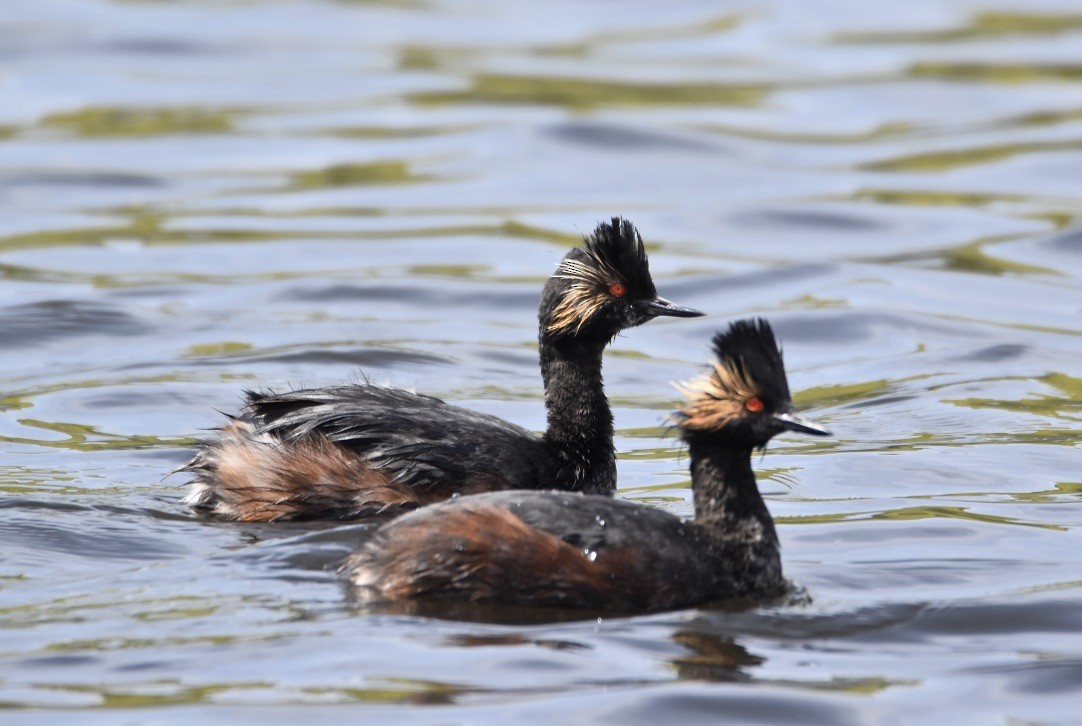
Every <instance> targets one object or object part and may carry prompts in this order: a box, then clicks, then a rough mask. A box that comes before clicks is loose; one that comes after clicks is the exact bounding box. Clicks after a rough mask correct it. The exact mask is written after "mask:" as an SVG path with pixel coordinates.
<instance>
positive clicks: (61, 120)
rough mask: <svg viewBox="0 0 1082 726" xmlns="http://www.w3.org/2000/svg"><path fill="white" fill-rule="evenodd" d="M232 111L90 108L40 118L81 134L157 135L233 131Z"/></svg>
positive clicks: (45, 123)
mask: <svg viewBox="0 0 1082 726" xmlns="http://www.w3.org/2000/svg"><path fill="white" fill-rule="evenodd" d="M230 116H231V115H230V113H228V112H225V111H216V110H212V109H202V108H117V107H90V108H84V109H81V110H79V111H72V112H69V113H55V114H51V115H49V116H46V117H45V118H44V119H42V121H41V125H42V126H43V127H45V128H57V129H66V130H68V131H71V132H72V133H74V134H76V135H78V136H156V135H162V134H212V133H227V132H229V131H232V130H233V123H232V120H231V117H230Z"/></svg>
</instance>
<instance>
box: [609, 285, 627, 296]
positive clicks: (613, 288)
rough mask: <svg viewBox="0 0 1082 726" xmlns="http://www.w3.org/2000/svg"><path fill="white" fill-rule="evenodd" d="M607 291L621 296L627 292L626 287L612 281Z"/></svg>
mask: <svg viewBox="0 0 1082 726" xmlns="http://www.w3.org/2000/svg"><path fill="white" fill-rule="evenodd" d="M609 292H611V293H612V294H613V295H615V296H616V297H623V296H624V295H626V294H627V288H626V287H624V286H623V285H622V284H620V283H619V282H614V283H612V284H611V285H609Z"/></svg>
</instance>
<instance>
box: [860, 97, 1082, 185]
mask: <svg viewBox="0 0 1082 726" xmlns="http://www.w3.org/2000/svg"><path fill="white" fill-rule="evenodd" d="M1080 80H1082V77H1080ZM1078 149H1082V139H1078V140H1068V141H1029V142H1020V143H1013V144H996V145H994V146H977V147H972V148H969V149H945V150H943V151H932V152H927V153H921V154H909V155H906V156H897V157H894V158H891V159H884V160H881V161H873V162H870V163H867V164H863V165H861V167H860V168H862V169H867V170H869V171H903V172H932V171H948V170H950V169H957V168H961V167H966V166H977V165H980V164H991V163H993V162H996V161H1003V160H1005V159H1010V158H1011V157H1014V156H1018V155H1020V154H1034V153H1040V152H1050V151H1076V150H1078Z"/></svg>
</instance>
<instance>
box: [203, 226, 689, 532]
mask: <svg viewBox="0 0 1082 726" xmlns="http://www.w3.org/2000/svg"><path fill="white" fill-rule="evenodd" d="M702 314H703V313H701V312H699V311H698V310H692V309H690V308H684V307H679V306H677V305H674V304H672V303H671V302H669V301H667V300H665V299H664V298H661V297H659V296H658V294H657V290H656V289H655V287H654V281H653V279H652V278H651V277H650V269H649V266H648V263H647V258H646V249H645V247H644V246H643V243H642V238H641V237H640V236H639V233H638V232H637V231H636V229H635V227H634V226H633V225H632V224H631V223H630V222H628V221H626V220H622V219H620V218H613V219H612V221H611V223H608V224H605V223H602V224H599V225H598V226H597V228H596V229H595V230H594V232H593V234H592V235H591V236H590V237H588V238H586V239H585V243H584V244H583V245H582V246H581V247H578V248H575V249H572V250H571V251H570V252H568V253H567V254H566V255H565V256H564V258H563V260H562V261H561V262H560V265H559V267H558V268H557V270H556V272H555V274H553V276H552V277H550V278H549V280H548V282H547V283H546V284H545V288H544V291H543V292H542V295H541V305H540V310H539V313H538V318H539V323H540V332H539V348H540V357H541V375H542V378H543V379H544V384H545V406H546V408H547V410H548V429H547V430H546V431H545V433H544V435H543V436H538V435H536V434H534V433H532V432H530V431H527V430H526V429H523V428H521V427H519V426H515V425H514V424H511V423H508V422H507V421H504V420H502V419H499V418H496V417H495V416H490V415H487V414H483V413H478V412H477V411H471V410H468V409H465V408H460V407H458V406H452V405H449V404H447V403H444V402H443V401H441V400H439V399H437V398H432V397H431V396H423V395H420V394H417V393H413V392H411V391H407V390H404V389H401V388H393V387H384V386H375V385H371V384H368V383H356V384H349V385H341V386H332V387H328V388H316V389H307V390H296V391H289V392H286V393H254V392H248V394H247V404H246V406H245V408H244V411H243V412H242V413H241V415H239V416H237V417H231V418H230V421H229V422H228V423H227V424H226V425H225V426H223V427H222V429H221V432H220V434H219V435H218V436H217V437H216V438H214V439H213V440H211V441H208V442H206V443H204V445H203V446H202V448H201V450H200V451H199V453H198V454H196V456H195V457H194V458H193V459H192V460H191V461H189V462H188V463H187V464H186V465H184V466H183V467H181V470H184V471H189V472H191V473H193V474H194V481H193V482H192V484H193V487H194V488H193V490H192V491H191V493H190V494H189V496H188V497H187V498H186V500H185V501H186V503H187V504H189V505H191V506H192V507H193V508H194V509H195V510H196V511H198V512H200V513H203V514H209V515H213V516H217V517H220V518H224V519H234V520H241V521H248V522H271V521H285V520H311V519H355V518H360V517H366V516H374V515H379V514H387V513H391V512H398V511H401V510H402V509H403V508H412V507H415V506H418V505H421V504H428V503H431V502H436V501H439V500H441V499H446V498H447V497H450V496H451V495H453V494H460V493H461V494H469V493H477V492H485V491H494V490H500V489H538V488H541V487H544V488H550V487H558V488H560V489H565V490H569V491H581V492H588V493H592V494H608V495H611V494H612V493H613V492H614V491H615V489H616V455H615V451H614V449H613V443H612V438H613V422H612V413H611V412H610V410H609V402H608V399H606V398H605V391H604V388H603V386H602V380H601V358H602V351H603V350H604V348H605V346H606V345H608V344H609V342H611V341H612V339H613V338H614V337H615V336H616V335H617V334H618V333H619V332H620V331H621V330H624V329H625V328H630V327H633V326H636V325H640V324H642V323H645V322H646V321H648V320H651V319H653V318H655V317H657V316H659V315H669V316H673V317H696V316H699V315H702Z"/></svg>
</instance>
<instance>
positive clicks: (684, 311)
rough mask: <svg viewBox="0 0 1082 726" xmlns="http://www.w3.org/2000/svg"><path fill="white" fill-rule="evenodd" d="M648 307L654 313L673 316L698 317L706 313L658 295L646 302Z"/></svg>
mask: <svg viewBox="0 0 1082 726" xmlns="http://www.w3.org/2000/svg"><path fill="white" fill-rule="evenodd" d="M646 309H647V310H649V311H650V312H651V313H652V314H654V315H667V316H669V317H671V318H698V317H702V316H703V315H706V313H704V312H702V311H701V310H696V309H695V308H685V307H681V306H679V305H674V304H673V303H671V302H669V301H668V300H666V299H665V298H663V297H656V298H654V299H653V300H648V301H647V302H646Z"/></svg>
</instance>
